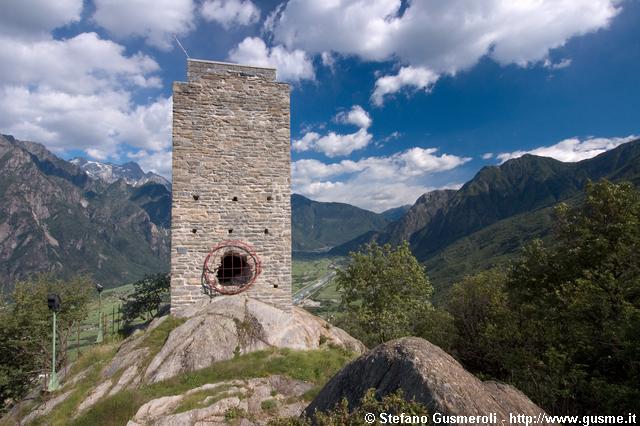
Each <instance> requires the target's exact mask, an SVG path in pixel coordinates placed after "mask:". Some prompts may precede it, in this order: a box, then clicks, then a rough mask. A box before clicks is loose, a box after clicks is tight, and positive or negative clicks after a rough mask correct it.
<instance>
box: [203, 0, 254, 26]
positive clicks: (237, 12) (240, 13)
mask: <svg viewBox="0 0 640 426" xmlns="http://www.w3.org/2000/svg"><path fill="white" fill-rule="evenodd" d="M200 13H201V14H202V16H203V17H204V18H205V19H206V20H207V21H215V22H217V23H219V24H220V25H222V26H223V27H224V28H227V29H228V28H230V27H232V26H234V25H250V24H255V23H256V22H258V21H259V20H260V9H258V7H257V6H256V5H255V4H253V2H252V1H251V0H207V1H205V2H204V3H203V4H202V7H201V8H200Z"/></svg>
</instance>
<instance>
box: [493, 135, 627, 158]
mask: <svg viewBox="0 0 640 426" xmlns="http://www.w3.org/2000/svg"><path fill="white" fill-rule="evenodd" d="M637 138H638V136H634V135H631V136H627V137H621V138H587V139H585V140H582V141H581V140H580V139H578V138H570V139H565V140H563V141H560V142H558V143H557V144H555V145H551V146H541V147H539V148H535V149H532V150H530V151H514V152H505V153H502V154H498V155H497V156H496V158H498V159H499V160H500V162H501V163H504V162H505V161H507V160H511V159H512V158H518V157H522V156H523V155H525V154H533V155H539V156H541V157H551V158H555V159H556V160H559V161H565V162H576V161H581V160H586V159H587V158H593V157H595V156H596V155H599V154H602V153H603V152H605V151H609V150H610V149H613V148H615V147H617V146H619V145H622V144H623V143H625V142H629V141H632V140H634V139H637Z"/></svg>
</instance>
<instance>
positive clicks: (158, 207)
mask: <svg viewBox="0 0 640 426" xmlns="http://www.w3.org/2000/svg"><path fill="white" fill-rule="evenodd" d="M602 178H607V179H610V180H612V181H622V180H625V181H630V182H632V183H634V184H636V185H638V184H640V140H636V141H632V142H628V143H626V144H623V145H621V146H619V147H617V148H615V149H613V150H611V151H608V152H605V153H603V154H600V155H599V156H597V157H594V158H591V159H588V160H584V161H580V162H577V163H563V162H560V161H557V160H554V159H551V158H546V157H538V156H534V155H524V156H522V157H520V158H516V159H512V160H509V161H507V162H505V163H503V164H501V165H499V166H490V167H484V168H483V169H481V170H480V171H479V172H478V173H477V174H476V175H475V176H474V177H473V179H471V180H470V181H469V182H467V183H466V184H465V185H463V186H462V187H461V188H460V189H458V190H437V191H432V192H429V193H426V194H423V195H422V196H420V197H419V198H418V199H417V201H416V202H415V203H414V204H413V205H412V206H401V207H398V208H395V209H391V210H388V211H386V212H383V213H374V212H370V211H367V210H364V209H361V208H358V207H355V206H352V205H349V204H345V203H327V202H318V201H313V200H310V199H308V198H306V197H303V196H301V195H298V194H293V195H292V199H291V205H292V240H293V241H292V247H293V250H294V257H295V256H298V255H304V254H306V253H309V252H311V253H314V255H330V256H344V255H346V254H348V253H349V252H350V251H353V250H357V249H358V248H359V247H360V246H361V245H362V244H363V243H366V242H370V241H376V242H378V243H381V244H384V243H391V244H398V243H400V242H401V241H402V240H408V241H409V242H410V245H411V248H412V250H413V252H414V254H415V255H416V257H417V258H418V259H419V260H420V261H421V262H423V263H424V264H425V265H426V267H427V271H428V274H429V277H430V278H431V280H432V282H433V283H434V286H435V287H436V290H437V291H439V290H441V289H446V288H447V287H448V286H449V285H450V284H451V283H452V282H454V281H456V280H459V279H460V278H462V277H463V276H464V275H465V274H468V273H474V272H476V271H479V270H482V269H485V268H488V267H492V266H494V265H499V264H503V263H504V262H506V261H508V260H510V259H512V258H513V257H514V256H515V255H516V254H517V253H518V251H519V250H520V249H521V247H522V246H523V244H526V243H527V242H529V241H531V240H532V239H533V238H538V237H540V238H546V237H547V236H548V234H549V231H550V230H551V229H552V226H553V209H554V206H555V205H557V203H559V202H561V201H565V202H568V203H576V202H578V201H579V200H580V197H581V196H582V191H583V188H584V186H585V184H586V182H587V181H588V180H599V179H602ZM170 189H171V185H170V183H169V182H168V181H167V180H166V179H164V178H163V177H161V176H159V175H155V174H153V173H151V172H147V173H145V172H143V171H142V169H141V168H140V167H139V166H138V165H137V164H136V163H126V164H123V165H115V164H111V163H101V162H97V161H89V160H85V159H82V158H75V159H73V160H71V161H64V160H62V159H60V158H58V157H56V156H55V155H53V154H52V153H51V152H49V151H48V150H46V149H45V148H44V147H43V146H42V145H40V144H37V143H33V142H25V141H19V140H16V139H14V138H13V137H11V136H2V137H0V200H2V203H1V204H0V280H3V281H4V282H9V283H12V282H15V281H16V280H19V279H22V278H24V277H26V276H28V275H29V274H31V273H34V272H44V271H50V272H55V273H58V274H60V275H63V276H69V275H72V274H74V273H77V272H86V273H89V274H92V275H93V276H94V277H96V279H98V280H100V281H103V282H104V283H105V284H107V285H116V284H120V283H123V282H127V281H130V280H132V279H135V278H138V277H140V276H141V275H143V274H144V273H147V272H157V271H165V270H167V269H168V265H169V253H170V223H171V217H170V215H171V192H170Z"/></svg>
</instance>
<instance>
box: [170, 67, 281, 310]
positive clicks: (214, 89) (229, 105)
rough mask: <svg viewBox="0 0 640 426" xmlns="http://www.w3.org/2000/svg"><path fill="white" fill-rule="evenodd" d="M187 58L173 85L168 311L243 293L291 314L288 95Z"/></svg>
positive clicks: (241, 71)
mask: <svg viewBox="0 0 640 426" xmlns="http://www.w3.org/2000/svg"><path fill="white" fill-rule="evenodd" d="M275 78H276V71H275V69H272V68H258V67H250V66H243V65H235V64H228V63H222V62H212V61H202V60H195V59H189V60H188V61H187V79H188V81H187V82H186V83H183V82H175V83H174V84H173V203H172V211H171V214H172V224H171V245H172V247H171V312H172V313H173V314H175V315H181V314H182V313H183V311H184V309H185V308H186V307H188V306H189V305H191V304H192V303H194V302H195V301H197V300H200V299H201V298H208V297H216V296H219V295H225V294H229V296H225V297H237V296H235V295H237V294H239V293H242V294H246V295H248V296H249V297H253V298H255V299H259V300H262V301H264V302H266V303H269V304H271V305H274V306H276V307H278V308H280V309H282V310H284V311H290V309H291V198H290V196H291V176H290V161H291V159H290V134H289V86H288V85H287V84H283V83H278V82H276V81H275Z"/></svg>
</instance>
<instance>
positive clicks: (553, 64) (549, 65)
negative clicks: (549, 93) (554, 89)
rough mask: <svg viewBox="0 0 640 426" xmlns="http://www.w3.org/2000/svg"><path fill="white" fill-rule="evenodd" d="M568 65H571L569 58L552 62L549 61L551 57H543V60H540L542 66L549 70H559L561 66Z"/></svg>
mask: <svg viewBox="0 0 640 426" xmlns="http://www.w3.org/2000/svg"><path fill="white" fill-rule="evenodd" d="M569 65H571V59H569V58H564V59H561V60H560V61H559V62H553V61H551V59H549V58H545V60H544V61H543V62H542V66H543V67H545V68H547V69H550V70H559V69H562V68H566V67H568V66H569Z"/></svg>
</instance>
